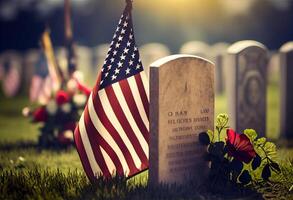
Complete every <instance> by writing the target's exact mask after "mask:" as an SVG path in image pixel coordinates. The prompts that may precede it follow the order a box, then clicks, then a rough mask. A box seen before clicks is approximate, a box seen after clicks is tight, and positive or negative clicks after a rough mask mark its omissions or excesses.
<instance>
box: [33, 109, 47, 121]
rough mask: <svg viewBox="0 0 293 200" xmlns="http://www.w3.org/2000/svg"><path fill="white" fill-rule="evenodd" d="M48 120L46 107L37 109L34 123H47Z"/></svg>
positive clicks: (34, 114)
mask: <svg viewBox="0 0 293 200" xmlns="http://www.w3.org/2000/svg"><path fill="white" fill-rule="evenodd" d="M47 119H48V113H47V111H46V109H45V107H40V108H37V109H36V110H35V111H34V112H33V121H34V122H45V121H47Z"/></svg>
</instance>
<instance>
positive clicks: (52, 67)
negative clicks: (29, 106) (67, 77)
mask: <svg viewBox="0 0 293 200" xmlns="http://www.w3.org/2000/svg"><path fill="white" fill-rule="evenodd" d="M41 43H42V48H43V49H42V50H43V52H42V55H41V57H40V60H39V62H38V63H37V65H36V66H35V68H36V71H35V74H34V76H33V78H32V81H31V86H30V100H31V102H35V101H37V102H39V103H41V104H47V103H48V101H49V100H50V98H51V95H52V94H53V92H56V91H57V90H58V89H60V86H61V81H62V77H61V75H60V72H61V70H60V69H59V67H58V66H57V62H56V60H55V56H54V50H53V46H52V42H51V38H50V34H49V31H48V30H45V32H44V33H43V35H42V38H41Z"/></svg>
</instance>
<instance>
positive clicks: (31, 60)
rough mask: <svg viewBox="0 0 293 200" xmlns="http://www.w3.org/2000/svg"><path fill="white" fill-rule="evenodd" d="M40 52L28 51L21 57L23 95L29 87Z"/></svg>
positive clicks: (35, 50) (36, 50)
mask: <svg viewBox="0 0 293 200" xmlns="http://www.w3.org/2000/svg"><path fill="white" fill-rule="evenodd" d="M40 54H41V52H40V50H38V49H30V50H28V51H26V52H25V53H24V55H23V70H22V72H23V73H22V80H23V86H22V87H23V89H24V91H25V93H26V94H27V93H28V91H29V89H30V85H31V80H32V78H33V75H34V72H35V67H36V65H37V63H38V61H39V59H40Z"/></svg>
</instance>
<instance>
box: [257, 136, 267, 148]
mask: <svg viewBox="0 0 293 200" xmlns="http://www.w3.org/2000/svg"><path fill="white" fill-rule="evenodd" d="M266 141H267V139H266V138H265V137H261V138H259V139H257V140H256V142H255V143H256V144H257V145H260V146H262V145H264V144H265V143H266Z"/></svg>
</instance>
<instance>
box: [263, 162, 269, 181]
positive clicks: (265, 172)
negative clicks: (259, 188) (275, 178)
mask: <svg viewBox="0 0 293 200" xmlns="http://www.w3.org/2000/svg"><path fill="white" fill-rule="evenodd" d="M261 177H262V178H263V179H264V180H269V177H271V169H270V165H269V164H266V165H265V167H264V168H263V170H262V173H261Z"/></svg>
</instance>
